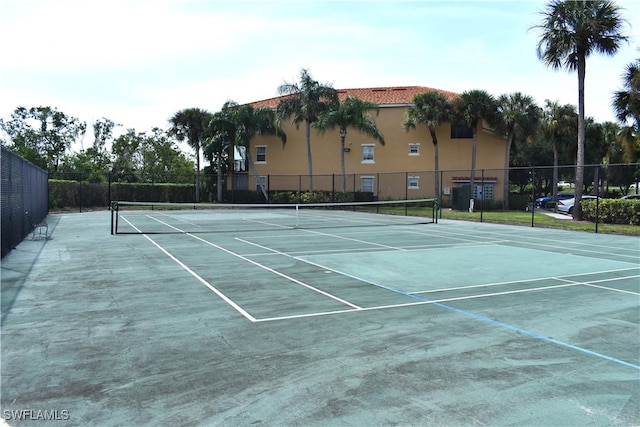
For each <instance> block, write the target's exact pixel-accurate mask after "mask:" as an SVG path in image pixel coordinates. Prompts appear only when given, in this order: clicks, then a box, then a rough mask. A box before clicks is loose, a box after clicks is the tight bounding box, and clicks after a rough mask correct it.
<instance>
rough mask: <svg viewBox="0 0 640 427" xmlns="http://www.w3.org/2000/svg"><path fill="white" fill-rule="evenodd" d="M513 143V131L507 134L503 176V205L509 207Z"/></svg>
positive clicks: (506, 208) (505, 207)
mask: <svg viewBox="0 0 640 427" xmlns="http://www.w3.org/2000/svg"><path fill="white" fill-rule="evenodd" d="M512 143H513V132H511V133H509V135H507V147H506V148H505V150H504V167H505V169H504V176H503V177H502V181H503V182H502V206H504V209H505V210H508V209H509V161H510V160H511V144H512Z"/></svg>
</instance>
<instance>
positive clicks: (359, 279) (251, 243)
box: [235, 237, 411, 297]
mask: <svg viewBox="0 0 640 427" xmlns="http://www.w3.org/2000/svg"><path fill="white" fill-rule="evenodd" d="M235 239H236V240H238V241H240V242H242V243H246V244H248V245H252V246H256V247H258V248H262V249H264V250H266V251H270V252H273V253H275V254H278V255H282V256H286V257H287V258H291V259H294V260H296V261H299V262H304V263H306V264H309V265H313V266H314V267H319V268H322V269H323V270H327V271H332V272H334V273H337V274H340V275H341V276H345V277H349V278H351V279H355V280H357V281H359V282H362V283H366V284H369V285H372V286H376V287H378V288H382V289H386V290H389V291H392V292H396V293H399V294H405V295H407V296H409V297H411V295H409V294H407V293H404V292H402V291H399V290H397V289H393V288H389V287H387V286H384V285H381V284H379V283H374V282H372V281H370V280H366V279H363V278H362V277H358V276H354V275H352V274H349V273H345V272H344V271H340V270H336V269H335V268H331V267H327V266H326V265H322V264H318V263H316V262H312V261H309V260H306V259H302V258H299V257H296V256H293V255H289V254H287V253H285V252H281V251H279V250H277V249H272V248H269V247H266V246H263V245H260V244H258V243H254V242H250V241H249V240H245V239H241V238H240V237H236V238H235Z"/></svg>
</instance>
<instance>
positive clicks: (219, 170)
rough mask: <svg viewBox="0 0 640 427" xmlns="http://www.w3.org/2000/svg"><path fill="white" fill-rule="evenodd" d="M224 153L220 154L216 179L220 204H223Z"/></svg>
mask: <svg viewBox="0 0 640 427" xmlns="http://www.w3.org/2000/svg"><path fill="white" fill-rule="evenodd" d="M222 159H223V156H222V153H218V161H217V162H216V164H217V169H218V171H217V175H218V176H217V179H216V189H217V190H218V191H217V193H218V198H217V199H218V203H222Z"/></svg>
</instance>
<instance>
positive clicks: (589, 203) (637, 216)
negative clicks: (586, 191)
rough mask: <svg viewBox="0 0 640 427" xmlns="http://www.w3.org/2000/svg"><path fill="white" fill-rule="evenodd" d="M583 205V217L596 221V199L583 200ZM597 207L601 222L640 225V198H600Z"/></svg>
mask: <svg viewBox="0 0 640 427" xmlns="http://www.w3.org/2000/svg"><path fill="white" fill-rule="evenodd" d="M581 206H582V217H583V219H585V220H587V221H592V222H596V201H595V200H583V201H582V202H581ZM597 208H598V218H597V220H598V222H599V223H603V224H625V225H640V200H637V199H630V200H627V199H600V200H599V201H598V203H597Z"/></svg>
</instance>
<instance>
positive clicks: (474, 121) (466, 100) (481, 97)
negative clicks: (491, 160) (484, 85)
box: [453, 89, 497, 209]
mask: <svg viewBox="0 0 640 427" xmlns="http://www.w3.org/2000/svg"><path fill="white" fill-rule="evenodd" d="M453 109H454V117H455V118H456V120H457V121H459V122H462V123H464V124H465V125H466V126H468V127H470V128H471V131H472V137H473V145H472V148H471V177H470V180H471V182H470V184H471V199H473V198H474V194H475V173H476V152H477V151H478V126H482V125H483V122H487V123H492V122H493V121H494V119H495V115H496V112H497V104H496V100H495V98H494V97H493V96H492V95H490V94H489V93H488V92H486V91H484V90H478V89H474V90H470V91H466V92H463V93H462V95H460V97H459V98H456V99H455V101H454V102H453ZM469 209H471V203H470V206H469Z"/></svg>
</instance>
